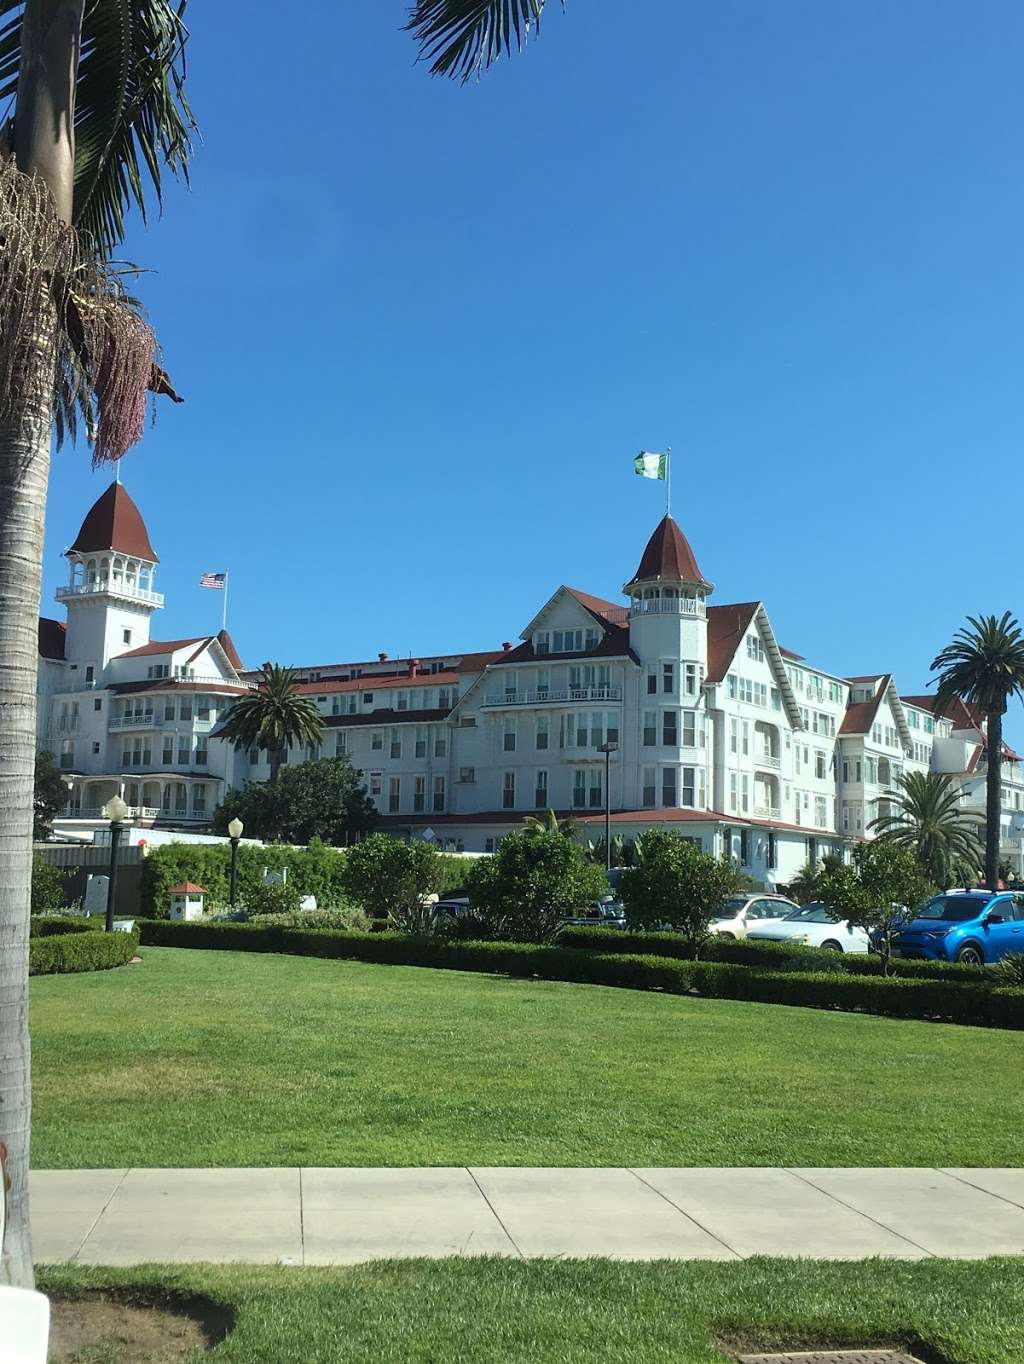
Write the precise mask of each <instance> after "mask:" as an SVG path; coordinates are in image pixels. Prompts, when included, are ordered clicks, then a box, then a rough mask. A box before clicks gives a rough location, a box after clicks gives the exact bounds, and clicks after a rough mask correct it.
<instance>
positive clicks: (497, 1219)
mask: <svg viewBox="0 0 1024 1364" xmlns="http://www.w3.org/2000/svg"><path fill="white" fill-rule="evenodd" d="M462 1168H463V1169H464V1170H465V1172H466V1174H467V1175H469V1177H470V1179H471V1180H472V1181H473V1183H474V1184H475V1185H476V1187H477V1189H478V1190H479V1191H480V1197H481V1198H482V1199H483V1200H484V1202H485V1203H486V1204H487V1206H488V1207H489V1208H490V1210H491V1216H492V1217H493V1218H494V1220H495V1222H497V1224H498V1226H499V1227H500V1228H501V1229H502V1231H503V1232H504V1233H505V1235H506V1236H507V1237H508V1242H509V1245H510V1246H511V1247H512V1249H513V1250H514V1251H515V1253H516V1254H517V1255H518V1256H519V1258H520V1260H525V1259H526V1256H525V1255H524V1254H523V1252H522V1251H521V1250H520V1249H519V1247H518V1246H517V1245H516V1242H515V1238H514V1237H513V1235H512V1233H511V1232H510V1231H509V1229H508V1227H506V1225H505V1223H504V1222H503V1221H502V1220H501V1218H500V1217H499V1216H498V1210H497V1208H496V1207H495V1206H494V1204H493V1203H492V1202H491V1200H490V1199H489V1198H488V1197H487V1195H486V1194H485V1193H484V1188H483V1185H482V1184H481V1183H480V1181H479V1179H477V1177H476V1175H475V1174H474V1173H473V1171H472V1170H471V1169H470V1168H469V1166H468V1165H464V1166H463V1167H462Z"/></svg>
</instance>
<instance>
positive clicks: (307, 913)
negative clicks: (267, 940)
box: [244, 905, 370, 933]
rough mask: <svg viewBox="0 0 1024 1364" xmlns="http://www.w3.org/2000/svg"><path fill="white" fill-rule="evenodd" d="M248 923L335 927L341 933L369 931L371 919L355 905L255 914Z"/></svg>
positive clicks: (280, 926)
mask: <svg viewBox="0 0 1024 1364" xmlns="http://www.w3.org/2000/svg"><path fill="white" fill-rule="evenodd" d="M244 922H246V923H251V924H272V925H275V926H276V927H278V928H303V929H305V928H333V929H335V930H336V931H337V932H339V933H353V932H354V933H369V931H370V920H369V919H368V918H367V917H366V915H365V914H364V913H363V911H362V910H361V909H359V908H358V907H357V906H355V905H351V906H349V907H348V908H344V909H342V908H336V909H297V910H294V911H284V912H282V913H280V914H253V915H248V916H246V919H245V921H244Z"/></svg>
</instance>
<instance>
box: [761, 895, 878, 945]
mask: <svg viewBox="0 0 1024 1364" xmlns="http://www.w3.org/2000/svg"><path fill="white" fill-rule="evenodd" d="M747 937H748V938H749V939H750V940H751V941H752V942H753V941H755V940H759V941H761V942H791V943H800V944H802V945H803V946H805V947H830V948H832V949H833V950H834V951H836V952H868V951H870V943H869V942H868V935H867V933H866V932H865V930H864V929H863V928H859V927H857V925H856V924H850V923H849V922H848V921H847V920H846V919H838V918H837V917H836V916H835V915H834V914H833V913H832V911H831V910H830V909H829V907H828V905H824V904H822V903H821V901H820V900H814V901H812V902H811V904H809V905H804V906H803V908H802V909H798V910H795V911H794V913H792V914H790V915H789V917H788V918H785V919H780V920H779V921H778V923H774V924H766V925H765V926H764V927H763V928H762V927H761V925H760V924H759V925H758V926H757V927H756V928H754V929H752V930H751V931H750V932H749V933H748V934H747Z"/></svg>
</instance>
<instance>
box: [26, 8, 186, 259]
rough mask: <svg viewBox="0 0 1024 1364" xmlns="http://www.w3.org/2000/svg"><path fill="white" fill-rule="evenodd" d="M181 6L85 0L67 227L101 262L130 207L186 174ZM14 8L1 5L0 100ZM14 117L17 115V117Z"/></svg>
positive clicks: (118, 237) (159, 196)
mask: <svg viewBox="0 0 1024 1364" xmlns="http://www.w3.org/2000/svg"><path fill="white" fill-rule="evenodd" d="M186 2H187V0H177V3H172V0H89V3H87V5H86V9H85V14H84V18H83V22H82V45H81V56H80V60H79V66H78V80H77V86H76V96H75V196H74V221H75V226H76V227H78V228H80V229H82V230H84V231H86V232H89V233H90V234H91V235H92V237H93V238H94V239H95V241H96V244H97V247H98V248H99V251H100V253H101V254H102V255H103V256H104V257H109V256H110V255H111V254H112V253H113V252H114V250H115V249H116V248H117V246H118V244H119V243H120V242H121V241H122V239H123V237H124V230H125V217H126V215H127V213H128V211H129V209H130V208H131V207H132V206H133V205H134V206H136V207H137V208H138V209H139V211H140V212H141V213H142V216H143V219H145V218H146V216H147V211H148V206H147V200H148V197H149V195H150V194H152V195H153V196H154V197H155V198H156V201H157V204H158V205H159V204H160V203H161V201H162V174H163V171H164V169H167V170H169V171H171V172H172V174H176V175H181V176H183V177H184V178H185V179H187V176H188V160H189V156H190V154H191V150H192V138H193V135H194V134H195V132H196V123H195V119H194V117H193V115H192V111H191V109H190V107H189V103H188V98H187V96H186V94H185V55H184V54H185V43H186V41H187V38H188V30H187V29H186V28H185V26H184V23H183V15H184V10H185V5H186ZM22 9H23V6H22V3H21V0H0V18H2V19H5V20H6V22H5V23H4V24H3V27H2V28H0V99H7V98H11V97H12V96H14V95H15V94H16V91H17V85H18V73H19V69H20V52H21V28H22ZM15 119H17V110H15Z"/></svg>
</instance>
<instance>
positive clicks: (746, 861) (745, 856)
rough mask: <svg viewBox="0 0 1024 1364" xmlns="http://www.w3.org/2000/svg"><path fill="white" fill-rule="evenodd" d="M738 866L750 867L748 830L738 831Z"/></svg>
mask: <svg viewBox="0 0 1024 1364" xmlns="http://www.w3.org/2000/svg"><path fill="white" fill-rule="evenodd" d="M740 866H741V867H749V866H750V830H749V829H741V830H740Z"/></svg>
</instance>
